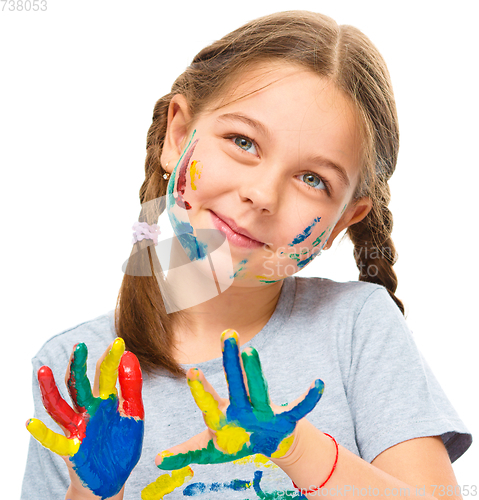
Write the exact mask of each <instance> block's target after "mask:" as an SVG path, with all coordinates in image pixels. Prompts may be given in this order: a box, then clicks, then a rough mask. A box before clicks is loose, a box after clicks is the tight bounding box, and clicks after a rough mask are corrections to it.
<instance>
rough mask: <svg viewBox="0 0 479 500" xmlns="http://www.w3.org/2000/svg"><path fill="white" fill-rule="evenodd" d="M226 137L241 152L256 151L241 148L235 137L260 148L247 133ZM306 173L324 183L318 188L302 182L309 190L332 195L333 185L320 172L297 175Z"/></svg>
mask: <svg viewBox="0 0 479 500" xmlns="http://www.w3.org/2000/svg"><path fill="white" fill-rule="evenodd" d="M225 139H228V140H230V141H232V143H233V144H234V145H235V146H236V149H238V150H239V151H240V152H241V153H244V154H247V155H251V154H254V153H249V152H248V151H245V150H244V149H243V148H240V147H239V146H238V145H237V144H235V143H234V141H233V139H246V140H247V141H250V142H251V143H252V144H253V146H254V148H255V149H256V150H258V149H259V147H258V145H257V144H256V141H255V140H254V139H250V138H249V137H248V136H246V135H239V134H230V135H227V136H225ZM305 175H314V176H315V177H317V178H318V179H319V180H320V181H321V182H322V183H323V184H324V189H317V188H314V187H313V186H310V185H308V184H306V182H302V184H304V185H305V186H306V188H307V189H308V190H309V189H312V190H313V191H319V192H321V191H325V192H326V194H327V195H328V196H331V186H330V184H329V182H328V181H327V180H326V179H324V178H323V177H321V176H319V175H318V174H315V173H314V172H305V173H304V174H300V175H298V176H297V177H302V176H305Z"/></svg>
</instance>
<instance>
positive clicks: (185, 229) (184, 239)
mask: <svg viewBox="0 0 479 500" xmlns="http://www.w3.org/2000/svg"><path fill="white" fill-rule="evenodd" d="M169 216H170V221H171V223H172V225H173V231H174V232H175V234H176V237H177V238H178V241H179V242H180V244H181V246H182V247H183V249H184V250H185V252H186V255H187V256H188V258H189V259H190V261H192V262H193V261H195V260H198V259H204V258H205V257H206V256H207V255H208V245H207V244H206V243H202V242H201V241H199V240H198V238H196V236H195V235H194V234H193V226H192V225H191V224H190V223H189V222H182V221H179V220H178V219H177V218H176V217H175V215H173V214H172V213H170V214H169Z"/></svg>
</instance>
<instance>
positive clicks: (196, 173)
mask: <svg viewBox="0 0 479 500" xmlns="http://www.w3.org/2000/svg"><path fill="white" fill-rule="evenodd" d="M202 168H203V166H202V165H201V163H200V164H199V165H198V162H197V161H196V160H195V161H193V162H191V166H190V178H191V189H192V190H193V191H196V184H195V183H196V180H197V179H201V170H202Z"/></svg>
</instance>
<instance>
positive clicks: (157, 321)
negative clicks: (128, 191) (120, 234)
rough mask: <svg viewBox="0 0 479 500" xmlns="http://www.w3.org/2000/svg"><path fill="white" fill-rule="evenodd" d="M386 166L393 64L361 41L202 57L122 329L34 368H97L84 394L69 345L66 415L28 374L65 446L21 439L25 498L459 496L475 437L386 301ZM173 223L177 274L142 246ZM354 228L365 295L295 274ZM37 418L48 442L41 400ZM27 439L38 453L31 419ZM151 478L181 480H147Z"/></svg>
mask: <svg viewBox="0 0 479 500" xmlns="http://www.w3.org/2000/svg"><path fill="white" fill-rule="evenodd" d="M397 152H398V128H397V117H396V109H395V103H394V99H393V93H392V89H391V84H390V81H389V76H388V72H387V69H386V66H385V64H384V62H383V60H382V58H381V56H380V54H379V53H378V52H377V50H376V49H375V47H374V46H373V45H372V44H371V42H370V41H369V40H368V39H367V38H366V37H365V36H364V35H363V34H362V33H361V32H359V31H358V30H356V29H355V28H352V27H350V26H338V25H337V24H336V23H334V21H332V20H331V19H329V18H327V17H325V16H321V15H319V14H313V13H308V12H287V13H280V14H276V15H272V16H267V17H264V18H260V19H258V20H256V21H253V22H251V23H249V24H247V25H245V26H243V27H242V28H240V29H238V30H236V31H234V32H233V33H231V34H229V35H227V36H226V37H224V38H223V39H221V40H220V41H218V42H215V43H214V44H212V45H211V46H209V47H207V48H205V49H204V50H203V51H201V52H200V53H199V54H198V55H197V56H196V57H195V59H194V60H193V62H192V64H191V65H190V66H189V67H188V68H187V70H186V71H185V72H184V73H183V74H182V75H181V76H180V77H179V78H178V79H177V80H176V82H175V83H174V85H173V88H172V91H171V93H170V94H168V95H167V96H165V97H163V98H162V99H160V100H159V101H158V102H157V104H156V107H155V110H154V114H153V123H152V125H151V127H150V130H149V133H148V142H147V158H146V167H145V171H146V177H145V181H144V183H143V185H142V187H141V189H140V200H141V202H142V204H143V208H142V212H141V214H140V220H139V222H140V223H146V224H142V225H140V226H136V229H135V246H134V248H133V251H132V255H131V257H130V260H129V262H128V265H127V266H126V273H125V277H124V281H123V284H122V287H121V290H120V295H119V300H118V307H117V310H116V311H115V314H110V315H105V316H101V317H99V318H97V319H95V320H93V321H90V322H87V323H84V324H82V325H79V326H78V327H76V328H74V329H72V330H69V331H67V332H64V333H62V334H61V335H59V336H57V337H55V338H54V339H52V340H51V341H49V342H48V343H47V344H46V345H45V346H44V347H43V348H42V349H41V351H40V352H39V353H38V355H37V357H36V358H35V360H34V364H35V368H36V369H37V370H38V369H39V368H40V367H41V366H42V365H47V366H49V367H51V368H52V370H53V373H59V372H60V371H61V370H63V369H64V368H65V365H67V364H68V362H67V360H68V357H69V353H70V350H71V347H72V346H73V345H75V344H77V343H78V342H83V343H85V344H86V345H87V346H88V347H89V349H90V353H89V356H90V359H98V358H99V359H100V361H99V363H98V366H99V368H100V369H99V370H98V376H97V377H96V382H95V386H94V390H93V394H95V397H94V396H92V394H90V392H89V389H88V384H87V383H86V376H85V373H84V362H85V356H86V350H85V346H84V344H79V345H78V346H77V347H76V348H75V350H74V354H73V355H72V357H71V362H70V369H69V375H68V377H67V385H68V386H69V390H70V393H71V395H72V399H73V402H74V405H75V411H73V410H72V411H70V410H69V409H68V407H66V406H65V404H64V403H63V402H62V400H61V398H60V397H59V395H58V394H57V393H56V389H55V387H54V385H53V383H52V377H51V375H50V373H49V372H48V370H47V369H45V368H43V369H41V370H40V372H39V380H40V382H41V388H42V392H43V400H44V402H45V403H46V405H47V407H48V409H49V413H50V415H52V416H54V417H56V420H57V422H58V423H59V424H60V425H61V426H62V427H63V428H65V429H66V430H67V432H69V433H70V434H69V437H70V438H72V439H70V440H69V441H68V442H66V441H62V443H67V445H68V449H66V448H61V447H55V446H51V447H52V448H54V449H55V450H56V451H57V452H59V454H60V455H62V456H63V457H64V460H65V461H66V462H67V464H68V465H69V467H68V469H65V466H64V464H63V460H62V458H60V456H58V455H56V454H54V453H50V452H49V451H48V450H46V449H45V448H43V447H42V446H41V445H39V444H38V443H37V442H36V441H33V440H32V441H31V446H30V452H29V461H28V464H27V473H26V476H25V481H24V487H23V497H24V498H50V497H51V498H60V497H61V496H63V495H64V494H65V491H67V496H66V498H71V499H74V498H98V497H101V498H138V497H139V494H140V493H139V492H140V491H142V490H143V497H144V498H150V499H152V498H161V497H163V496H166V497H167V498H175V497H176V498H179V497H181V496H198V497H199V498H208V499H212V498H241V499H244V498H292V497H297V496H301V495H302V496H303V497H306V498H314V497H315V496H316V495H318V494H322V495H324V494H330V495H336V496H337V495H341V496H355V495H356V496H358V495H364V496H379V495H383V496H388V495H391V494H395V493H394V492H396V494H403V495H406V494H407V495H408V496H411V497H414V496H427V497H429V498H431V497H432V496H433V495H434V494H435V495H436V496H440V491H447V492H448V496H452V497H460V492H459V491H458V489H457V488H456V481H455V478H454V473H453V471H452V468H451V461H454V460H455V459H456V458H458V457H459V456H460V455H461V454H462V453H464V451H465V450H466V449H467V448H468V446H469V445H470V443H471V436H470V434H469V433H468V431H467V429H466V428H465V426H464V425H463V423H462V422H461V420H460V419H459V418H458V416H457V415H456V413H455V412H454V409H453V408H452V407H451V405H450V403H449V402H448V400H447V399H446V397H445V396H444V394H443V392H442V390H441V388H440V387H439V386H438V384H437V382H436V381H435V379H434V377H433V375H432V374H431V372H430V370H429V368H428V367H427V365H426V364H425V362H424V361H423V360H422V358H421V356H420V354H419V353H418V351H417V349H416V347H415V345H414V342H413V341H412V338H411V336H410V333H409V331H408V329H407V327H406V325H405V322H404V319H403V315H402V313H403V306H402V303H401V302H400V300H399V299H398V298H397V297H396V296H395V295H394V292H395V290H396V285H397V280H396V275H395V273H394V271H393V268H392V266H393V264H394V261H395V257H396V255H395V249H394V245H393V243H392V241H391V238H390V235H391V230H392V217H391V214H390V212H389V210H388V208H387V206H388V202H389V189H388V184H387V182H388V180H389V178H390V177H391V175H392V173H393V171H394V168H395V164H396V158H397ZM165 208H166V214H167V215H168V217H169V220H170V221H171V224H172V227H173V230H174V232H175V238H174V239H173V241H172V243H171V245H172V246H171V257H170V262H169V263H168V268H167V269H168V272H166V268H165V265H163V268H162V265H161V262H160V261H161V258H162V255H163V249H164V245H163V244H162V242H161V241H160V242H158V245H157V246H158V250H157V251H156V252H153V251H152V250H153V249H154V248H155V243H156V241H155V240H156V239H157V227H155V226H154V224H156V222H157V220H158V216H159V215H160V214H161V213H162V212H163V211H164V210H165ZM345 229H346V230H347V234H348V235H349V237H350V238H351V240H352V242H353V244H354V248H355V259H356V262H357V265H358V268H359V270H360V281H359V282H350V283H335V282H332V281H328V280H322V279H304V278H303V279H300V278H294V277H293V276H292V274H294V273H295V272H296V271H298V270H300V269H302V268H304V267H305V266H306V265H307V264H308V263H309V262H311V260H312V259H314V258H315V257H316V256H317V255H318V254H319V253H320V252H321V250H324V249H327V248H329V247H330V246H331V244H332V242H333V241H334V239H335V238H336V237H337V236H338V234H339V233H340V232H341V231H343V230H345ZM225 243H226V244H225ZM158 257H160V261H159V260H158ZM232 328H234V329H235V330H236V331H237V332H238V333H239V337H238V336H237V335H236V334H235V333H233V332H232V331H230V330H229V329H232ZM221 332H225V333H224V334H223V336H222V340H221V343H220V341H219V336H220V334H221ZM116 336H119V337H121V338H122V339H123V341H124V343H125V344H126V347H127V348H128V349H129V351H131V352H132V353H134V354H135V355H136V357H137V358H138V360H139V362H140V364H141V367H142V369H143V377H144V386H143V401H144V414H145V420H144V426H145V429H144V435H145V437H144V440H143V447H142V451H141V458H139V461H138V464H137V465H136V467H135V464H136V462H137V459H138V455H139V450H140V448H141V435H142V429H143V418H142V417H143V408H142V405H141V403H140V402H139V398H138V394H139V376H138V369H137V366H136V362H135V359H136V358H135V357H134V356H132V355H131V354H127V355H124V356H123V357H122V353H123V344H122V341H120V340H119V341H115V343H114V344H113V346H112V347H111V349H110V350H109V351H108V353H105V354H104V355H102V353H103V350H104V349H105V347H106V346H107V345H108V344H110V343H111V342H112V341H113V339H114V338H115V337H116ZM238 344H239V346H240V347H241V349H242V350H243V355H242V356H241V358H240V357H239V353H238ZM256 349H257V350H258V351H259V353H260V355H261V362H262V367H261V366H260V365H259V361H258V357H257V354H256ZM120 359H121V361H120ZM240 359H241V360H242V363H243V365H244V368H243V367H242V364H241V362H240ZM118 365H119V366H120V370H119V379H120V387H121V393H120V395H119V396H117V395H116V393H115V390H114V383H115V381H116V375H115V373H116V368H117V367H118ZM222 365H223V366H224V368H225V372H226V375H227V379H228V387H227V386H226V381H225V377H224V375H223V370H222ZM100 373H101V374H102V375H101V374H100ZM185 373H186V377H185ZM92 375H93V374H92V372H91V368H90V378H92ZM243 378H244V379H245V380H246V385H245V386H243V382H242V381H243ZM264 381H268V384H269V388H270V391H269V396H270V398H271V400H269V396H268V395H267V391H266V383H265V382H264ZM312 381H315V382H313V384H312V385H310V384H311V382H312ZM323 384H324V394H323ZM308 386H309V389H308ZM78 388H81V389H82V390H83V389H84V392H82V391H81V390H79V389H78ZM228 389H229V396H230V397H229V399H225V398H224V397H223V398H222V397H220V396H219V395H223V396H225V395H226V394H227V392H228ZM190 390H191V393H192V394H193V398H191V396H190V395H189V392H190ZM304 391H306V394H305V395H304V396H301V393H304ZM270 401H271V402H270ZM35 403H36V415H37V416H38V417H39V418H40V419H41V420H43V421H44V422H45V423H47V425H48V426H49V427H54V425H55V424H54V423H53V422H52V420H51V419H49V417H48V415H47V414H46V413H45V412H44V410H43V409H42V402H41V398H40V394H39V392H38V389H36V392H35ZM274 403H275V404H276V405H277V406H275V405H274ZM116 405H119V408H120V409H119V410H117V409H116ZM279 405H281V406H279ZM58 408H60V410H59V409H58ZM198 408H199V409H200V410H201V412H203V415H204V416H205V421H204V422H203V420H202V415H201V412H200V411H199V409H198ZM107 410H108V411H110V410H111V412H110V413H109V414H110V415H111V420H108V419H106V417H105V419H103V420H101V419H100V417H102V416H103V415H106V414H107V413H108V412H107ZM305 415H307V417H306V418H304V417H305ZM98 422H104V423H105V422H109V425H106V424H104V425H103V427H102V426H101V425H100V424H97V423H98ZM205 423H206V425H207V427H206V429H205ZM28 426H29V430H31V431H32V432H33V433H34V434H36V435H37V437H39V439H40V440H41V441H43V442H44V443H45V444H47V443H46V440H45V439H44V438H42V436H41V435H40V434H41V433H39V432H37V431H38V429H41V431H42V432H43V431H44V429H43V427H39V426H40V424H38V423H36V421H34V423H33V427H32V422H29V424H28ZM94 426H96V427H95V429H99V430H98V434H96V432H97V431H95V430H92V429H93V428H94ZM125 429H128V439H127V440H124V444H123V445H122V446H128V447H129V448H128V450H126V449H124V448H122V447H120V446H119V444H118V443H119V439H118V437H117V436H118V435H122V434H123V433H124V432H126V431H125ZM97 435H98V439H99V441H93V442H94V443H95V444H94V445H93V446H92V445H91V444H90V443H91V442H92V441H91V439H92V437H95V436H97ZM85 436H86V437H85ZM330 436H331V437H330ZM182 441H184V443H183V444H180V443H181V442H182ZM72 443H73V444H72ZM70 446H71V447H70ZM104 450H108V451H107V452H106V451H104ZM163 450H166V452H163V453H160V452H162V451H163ZM86 451H88V452H86ZM65 457H66V458H65ZM68 457H70V458H68ZM155 461H156V465H158V466H159V467H160V468H161V469H165V470H178V472H174V473H172V474H171V475H169V474H168V475H166V476H165V475H163V476H161V477H160V480H159V481H156V480H157V478H158V476H159V474H161V471H160V472H159V471H158V468H157V467H156V466H155ZM188 467H190V468H188ZM130 472H131V474H130ZM150 483H152V486H149V487H147V485H149V484H150ZM434 485H440V486H441V487H442V490H440V489H438V487H437V486H436V487H435V486H434ZM145 488H146V489H145ZM449 493H451V494H450V495H449Z"/></svg>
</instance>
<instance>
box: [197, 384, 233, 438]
mask: <svg viewBox="0 0 479 500" xmlns="http://www.w3.org/2000/svg"><path fill="white" fill-rule="evenodd" d="M188 385H189V386H190V391H191V394H192V396H193V398H194V400H195V401H196V404H197V405H198V408H199V409H200V410H201V411H202V412H203V415H204V416H205V423H206V425H207V426H208V427H209V428H210V429H212V430H214V431H218V430H220V429H221V425H222V422H223V421H224V420H225V418H224V415H223V413H221V411H220V410H219V408H218V401H216V399H215V398H214V397H213V396H212V395H211V394H210V393H209V392H207V391H206V390H205V388H204V387H203V384H202V383H201V381H199V380H190V379H188Z"/></svg>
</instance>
